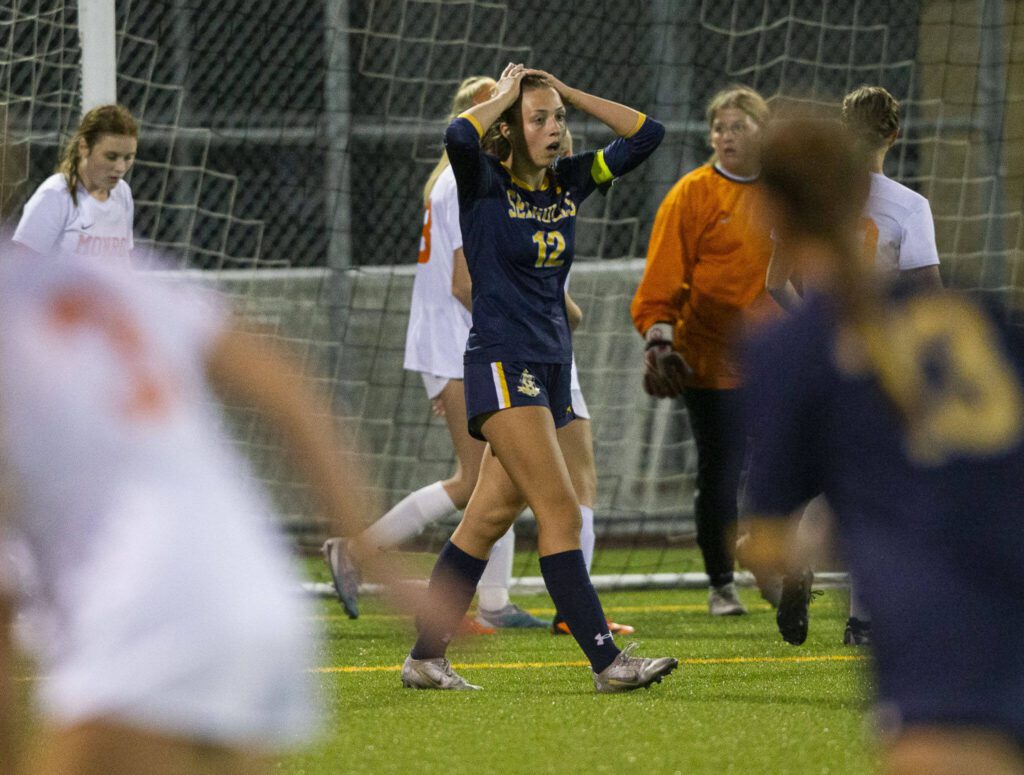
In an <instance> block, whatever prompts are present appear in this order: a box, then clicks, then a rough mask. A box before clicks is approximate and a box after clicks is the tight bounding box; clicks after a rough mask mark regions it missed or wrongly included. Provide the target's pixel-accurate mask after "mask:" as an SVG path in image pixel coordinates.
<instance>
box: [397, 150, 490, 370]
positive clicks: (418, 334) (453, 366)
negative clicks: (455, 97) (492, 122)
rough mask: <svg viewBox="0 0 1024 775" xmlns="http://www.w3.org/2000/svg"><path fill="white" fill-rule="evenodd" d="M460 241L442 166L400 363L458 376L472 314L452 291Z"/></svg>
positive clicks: (455, 202) (452, 191)
mask: <svg viewBox="0 0 1024 775" xmlns="http://www.w3.org/2000/svg"><path fill="white" fill-rule="evenodd" d="M461 247H462V230H461V228H460V226H459V196H458V191H457V190H456V188H455V174H454V173H453V172H452V168H451V167H448V169H446V170H445V171H444V172H442V173H441V176H440V177H439V178H438V179H437V182H436V183H435V184H434V189H433V191H431V192H430V206H429V207H427V209H426V211H425V213H424V220H423V236H422V238H421V240H420V254H419V264H418V265H417V267H416V278H415V280H414V281H413V286H412V303H411V305H410V308H409V327H408V328H407V329H406V335H405V364H404V365H405V368H406V369H408V370H409V371H419V372H424V373H427V374H433V375H436V376H438V377H447V378H448V379H462V356H463V353H465V351H466V340H467V339H468V338H469V329H470V327H471V326H472V325H473V316H472V315H471V314H470V313H469V310H467V309H466V308H465V307H463V306H462V304H461V303H460V302H459V300H458V299H456V298H455V297H454V296H453V295H452V271H453V268H454V260H453V258H452V254H453V253H454V252H455V251H456V250H457V249H459V248H461Z"/></svg>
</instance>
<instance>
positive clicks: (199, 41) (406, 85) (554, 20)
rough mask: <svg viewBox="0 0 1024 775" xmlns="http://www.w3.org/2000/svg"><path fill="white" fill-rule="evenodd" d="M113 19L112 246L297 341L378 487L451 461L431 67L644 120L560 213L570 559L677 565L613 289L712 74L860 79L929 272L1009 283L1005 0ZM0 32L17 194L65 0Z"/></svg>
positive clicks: (598, 137) (1016, 159)
mask: <svg viewBox="0 0 1024 775" xmlns="http://www.w3.org/2000/svg"><path fill="white" fill-rule="evenodd" d="M87 1H88V0H81V2H83V3H84V2H87ZM115 24H116V37H115V40H116V60H117V97H118V100H119V101H120V102H122V103H124V104H125V105H127V106H128V107H129V108H130V109H131V110H132V111H133V112H134V113H135V114H136V115H137V116H138V117H139V118H140V119H141V124H142V134H141V141H140V150H139V158H138V162H137V164H136V167H135V169H134V170H133V172H132V174H131V178H130V182H131V185H132V188H133V190H134V193H135V197H136V203H137V211H136V212H137V214H136V232H137V235H138V240H139V245H140V249H146V247H148V246H153V247H157V248H159V249H160V250H161V251H162V252H164V253H165V254H167V255H170V256H172V257H173V259H174V261H175V262H176V263H177V265H178V266H179V267H180V268H181V269H182V270H187V271H189V272H194V273H196V275H197V276H198V277H201V278H203V279H206V280H210V281H212V282H217V283H219V284H220V285H221V286H222V287H223V288H224V289H225V290H227V291H228V292H229V293H230V294H231V295H232V297H233V298H234V299H235V301H236V303H237V304H238V307H239V309H240V311H241V312H242V313H243V314H245V315H248V316H250V317H252V318H254V319H255V320H256V321H257V322H258V323H260V324H262V325H263V326H264V327H265V329H266V330H267V331H268V332H270V334H271V335H273V336H276V337H280V338H281V339H282V340H285V341H286V342H287V343H288V344H289V345H290V346H292V347H293V348H294V349H296V350H297V351H298V352H299V353H300V355H301V356H302V358H303V359H304V361H305V363H306V364H307V365H308V368H309V369H310V371H311V372H312V373H315V374H317V375H318V376H319V378H320V379H321V380H322V383H323V384H324V385H325V386H326V388H327V389H328V390H329V391H330V392H331V394H332V395H333V396H334V398H335V405H336V408H337V411H338V412H339V413H342V414H344V415H345V416H347V417H348V418H350V419H351V421H352V422H353V423H354V425H355V427H356V428H357V430H358V439H359V443H360V445H361V449H362V451H363V454H364V456H365V459H366V462H367V464H368V465H369V467H370V468H371V470H372V472H373V475H374V485H375V486H376V487H378V488H379V489H380V490H381V492H382V495H383V499H384V500H385V501H386V502H388V503H394V502H396V501H397V500H399V499H400V498H401V497H403V496H404V495H405V494H407V493H408V492H410V491H411V490H414V489H416V488H418V487H421V486H423V485H425V484H428V483H430V482H434V481H437V480H438V479H443V478H445V477H446V476H448V475H449V474H450V471H451V469H452V465H453V455H452V449H451V444H450V442H449V439H448V435H447V431H446V428H445V425H444V423H443V421H442V420H439V419H437V418H434V417H432V415H431V412H430V406H429V403H428V401H427V400H426V397H425V395H424V392H423V388H422V385H421V383H420V380H419V379H418V378H417V377H416V376H415V375H413V374H410V373H407V372H404V371H403V370H402V352H403V345H404V337H405V328H406V322H407V317H408V308H409V300H410V295H411V287H412V279H413V273H414V271H415V265H416V255H417V244H418V239H419V234H420V230H421V224H422V203H421V191H422V184H423V182H424V180H425V178H426V176H427V174H428V172H429V171H430V169H431V167H432V165H433V163H434V162H435V161H436V159H437V157H438V155H439V152H440V141H441V136H442V133H443V130H444V125H445V115H446V113H447V110H448V105H449V102H450V99H451V96H452V93H453V91H454V89H455V87H456V85H457V84H458V83H459V82H460V81H461V80H462V79H463V78H464V77H466V76H469V75H474V74H489V75H496V74H497V73H499V72H500V70H501V68H502V67H503V66H504V64H505V63H506V62H509V61H524V62H527V63H529V64H532V65H537V66H540V67H544V68H545V69H548V70H550V71H552V72H553V73H555V74H556V75H558V76H559V77H560V78H562V80H564V81H565V82H567V83H568V84H570V85H575V86H579V87H580V88H583V89H586V90H587V91H591V92H594V93H597V94H600V95H602V96H606V97H608V98H611V99H614V100H617V101H620V102H624V103H626V104H630V105H633V106H637V107H638V108H640V109H643V110H645V111H646V112H648V113H650V114H651V115H653V116H655V117H657V118H658V119H660V120H661V121H662V122H663V123H665V125H666V127H667V130H668V134H667V138H666V141H665V142H664V144H663V146H662V148H661V149H660V150H659V151H658V152H657V155H656V156H655V157H654V158H653V159H652V160H651V161H650V162H649V163H647V164H645V165H643V166H642V167H641V168H640V169H638V170H637V171H636V172H634V173H633V174H631V175H630V176H628V177H627V178H625V179H624V180H623V181H621V182H620V183H619V184H617V185H616V186H614V187H613V188H612V189H611V190H610V191H609V192H608V193H607V194H606V195H595V196H594V197H592V198H591V199H590V200H589V201H588V202H586V203H585V205H584V206H583V208H582V210H581V217H580V221H579V227H578V234H579V236H578V246H577V250H578V263H577V265H576V267H575V268H574V270H573V280H572V288H573V295H574V297H575V298H576V299H577V301H578V302H579V303H580V305H581V307H582V308H583V310H584V314H585V323H584V325H583V327H582V329H581V330H580V331H578V332H577V335H576V339H575V347H576V351H577V360H578V363H579V367H580V373H581V381H582V385H583V390H584V394H585V395H586V398H587V402H588V404H589V406H590V410H591V413H592V428H593V434H594V441H595V453H596V462H597V471H598V477H599V488H598V499H597V503H596V508H595V511H596V515H597V534H598V557H599V558H600V555H601V552H602V550H603V549H605V548H610V547H615V548H616V552H617V553H616V555H615V556H616V557H620V558H622V560H621V562H620V563H619V564H618V565H617V566H616V572H621V573H623V574H625V573H655V572H663V571H664V572H668V571H673V572H674V571H678V570H681V568H680V567H678V563H677V555H676V553H675V550H676V547H678V546H682V545H684V544H685V543H686V542H688V541H691V540H692V536H693V522H692V502H693V495H694V492H693V491H694V477H695V468H696V454H695V450H694V447H693V442H692V438H691V435H690V432H689V427H688V423H687V417H686V413H685V411H684V410H683V408H682V405H681V404H680V403H677V402H669V401H656V400H653V399H650V398H648V397H647V396H645V395H644V394H643V392H642V390H641V382H640V373H641V358H642V354H641V347H640V340H639V337H638V336H637V334H636V333H635V332H634V331H633V329H632V325H631V323H630V317H629V303H630V300H631V298H632V295H633V292H634V290H635V288H636V284H637V281H638V279H639V276H640V273H641V271H642V268H643V256H644V254H645V250H646V243H647V238H648V235H649V232H650V228H651V224H652V221H653V218H654V214H655V212H656V209H657V206H658V204H659V202H660V200H661V198H662V197H663V196H664V194H665V193H666V191H667V190H668V189H669V187H670V186H671V185H672V184H673V183H674V182H675V180H677V179H678V178H679V177H680V176H681V175H682V174H684V173H686V172H688V171H689V170H691V169H693V168H694V167H696V166H697V165H699V164H701V163H702V162H703V161H704V160H705V159H706V157H707V155H708V147H707V143H706V137H707V126H706V123H705V120H704V106H705V103H706V102H707V100H708V98H709V97H710V96H711V95H712V94H713V93H714V92H715V91H716V90H718V89H720V88H722V87H724V86H726V85H728V84H732V83H742V84H746V85H749V86H752V87H754V88H756V89H758V90H759V91H761V92H762V93H763V94H764V95H765V96H768V97H770V96H773V95H779V94H793V95H798V96H800V97H801V98H804V99H811V100H815V101H820V102H823V103H835V102H836V101H837V100H838V99H839V98H841V96H842V95H843V94H844V93H845V92H846V91H848V90H849V89H851V88H853V87H855V86H857V85H860V84H864V83H866V84H878V85H883V86H885V87H886V88H888V89H889V90H890V91H891V92H892V93H893V94H894V95H895V96H896V97H897V98H898V99H900V100H901V101H902V103H903V126H904V130H903V136H902V138H901V140H900V142H899V143H898V145H897V146H896V147H895V149H894V150H893V152H891V153H890V154H889V157H888V159H887V162H886V172H887V173H888V174H889V175H890V176H892V177H894V178H896V179H897V180H899V181H901V182H903V183H905V184H907V185H909V186H911V187H912V188H914V189H916V190H918V191H920V192H921V193H923V194H924V195H926V196H927V197H928V198H929V199H930V200H931V206H932V209H933V211H934V214H935V223H936V232H937V241H938V246H939V251H940V255H941V259H942V273H943V277H944V280H945V281H946V283H947V284H951V285H954V286H957V287H961V288H984V289H990V290H997V291H1000V292H1003V293H1005V294H1008V295H1011V296H1015V295H1016V294H1018V293H1019V292H1020V291H1021V290H1022V285H1024V278H1022V277H1021V276H1020V268H1021V264H1022V260H1024V254H1022V236H1021V235H1022V228H1021V211H1022V207H1024V3H1021V2H1002V1H996V0H942V1H939V0H842V1H840V0H816V1H814V2H811V1H810V0H648V2H643V3H626V4H624V3H622V2H621V0H585V1H583V2H574V3H552V2H547V1H545V2H538V1H537V0H291V1H290V2H287V3H282V2H271V1H270V0H220V1H219V2H201V1H200V0H118V2H117V3H116V22H115ZM0 47H2V49H0V108H2V110H0V116H2V118H3V121H4V129H5V130H6V134H7V136H8V138H9V139H10V140H12V141H13V146H14V148H15V149H16V151H17V152H16V153H13V154H8V155H5V156H3V159H2V161H3V164H4V165H5V167H6V168H7V169H6V170H5V173H6V174H5V175H4V179H5V180H10V179H12V178H13V179H15V180H17V181H20V183H19V184H18V185H15V186H13V187H10V186H9V187H8V188H6V189H5V190H4V192H3V195H4V199H5V201H7V200H11V201H17V200H19V198H20V199H21V200H23V199H24V197H25V196H26V195H27V194H28V193H30V191H31V190H32V188H34V187H35V186H36V185H38V184H39V182H40V181H41V180H42V179H43V178H44V177H45V176H46V175H47V174H49V172H50V171H51V170H52V168H53V166H54V164H55V162H56V157H57V153H58V147H59V145H60V144H61V143H62V142H63V141H64V140H65V139H66V137H67V136H68V133H69V130H71V129H73V127H74V125H75V123H76V122H77V119H78V117H79V115H80V110H81V97H80V95H81V86H82V84H81V67H80V65H81V62H80V57H81V40H80V36H79V33H78V4H76V3H72V2H68V1H67V0H8V2H6V3H4V5H3V8H2V9H0ZM569 124H570V127H571V129H572V131H573V135H574V137H575V140H576V144H577V148H584V149H585V148H588V147H593V146H596V145H598V144H603V143H604V142H606V141H607V140H608V139H609V137H610V135H609V132H608V131H607V130H606V129H605V128H603V127H602V126H599V125H597V124H595V122H593V121H591V120H588V119H587V118H586V117H585V116H582V115H580V114H571V115H570V117H569ZM12 169H13V170H14V172H15V173H16V174H14V175H13V176H12V175H10V172H11V170H12ZM235 430H236V433H237V437H238V441H239V444H240V445H241V446H242V447H243V448H244V449H245V450H246V451H247V452H248V453H249V454H250V455H251V456H252V458H253V459H254V461H255V462H256V464H257V468H258V471H259V475H260V476H261V477H262V478H263V479H264V480H265V481H266V482H267V483H268V484H269V486H270V487H271V489H272V490H273V491H274V493H275V494H276V496H277V497H278V498H279V500H280V502H281V504H282V508H283V511H284V513H285V514H286V515H287V519H288V528H289V530H290V531H291V532H293V533H294V534H295V535H296V537H297V540H299V541H300V542H303V543H305V544H307V545H315V544H316V543H317V542H318V541H319V539H320V538H321V537H322V535H321V531H322V528H321V525H320V524H319V523H318V521H317V520H316V517H315V515H314V514H313V513H312V512H311V510H310V508H309V506H308V504H307V502H306V499H305V497H304V493H303V490H302V488H301V487H299V486H298V485H297V484H296V483H295V482H294V481H293V479H292V477H291V474H290V473H289V471H288V470H287V468H286V467H285V466H284V465H283V464H282V463H281V460H280V456H279V454H278V449H277V446H276V443H275V440H274V439H273V438H271V437H268V436H266V435H265V434H264V433H263V431H262V430H261V429H260V428H259V426H258V425H257V424H256V423H255V422H252V421H251V419H250V418H248V417H246V416H245V415H242V414H239V415H237V417H236V428H235ZM523 527H524V536H525V537H526V539H527V541H528V540H529V523H528V522H527V523H525V524H524V525H523ZM450 528H451V525H447V526H444V525H442V526H439V527H438V528H436V529H435V530H433V532H429V533H428V534H427V535H426V536H425V537H421V539H420V541H421V544H426V545H430V544H433V545H434V546H436V545H437V543H438V541H439V540H440V538H441V537H442V536H443V535H444V532H445V531H446V530H450ZM623 549H625V550H628V551H623ZM617 562H618V561H617ZM531 567H532V566H531ZM531 572H532V571H531Z"/></svg>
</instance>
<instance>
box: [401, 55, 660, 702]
mask: <svg viewBox="0 0 1024 775" xmlns="http://www.w3.org/2000/svg"><path fill="white" fill-rule="evenodd" d="M563 100H564V101H565V102H568V103H570V104H572V105H574V106H576V107H577V108H579V109H581V110H583V111H584V112H586V113H589V114H590V115H592V116H594V117H595V118H597V119H599V120H601V121H603V122H604V123H605V124H607V125H608V126H609V127H610V128H611V129H612V130H613V131H614V132H615V133H616V134H618V135H619V139H618V140H616V141H614V142H613V143H611V144H610V145H609V146H607V147H606V148H604V149H602V150H599V151H597V152H596V153H595V152H590V153H585V154H580V155H579V156H572V157H569V158H568V159H564V158H560V151H561V145H562V142H563V135H564V132H565V106H564V103H563ZM495 122H499V125H498V126H499V131H500V133H501V135H502V136H503V137H505V138H506V139H507V140H508V141H509V143H510V144H511V149H512V150H511V156H510V158H509V160H508V162H507V163H505V164H503V163H502V162H500V161H498V160H497V159H496V158H495V157H493V156H490V155H489V154H486V153H484V152H483V150H482V149H481V145H480V140H481V138H482V137H483V136H484V134H485V131H486V128H487V127H490V126H491V125H492V124H494V123H495ZM663 135H664V129H663V128H662V127H661V125H660V124H658V123H657V122H655V121H652V120H650V119H648V118H646V117H645V116H643V115H642V114H640V113H637V112H636V111H634V110H632V109H631V108H627V107H625V106H622V105H618V104H616V103H612V102H609V101H607V100H603V99H601V98H598V97H594V96H592V95H589V94H586V93H584V92H581V91H579V90H577V89H570V88H569V87H567V86H566V85H565V84H563V83H562V82H561V81H559V80H558V79H556V78H554V77H553V76H551V75H549V74H547V73H544V72H542V71H539V70H528V69H527V68H525V67H524V66H523V65H521V64H509V65H508V66H507V67H506V68H505V70H504V72H503V73H502V76H501V78H500V79H499V81H498V84H497V86H496V87H495V93H494V96H492V97H491V99H489V100H488V101H487V102H484V103H482V104H481V105H477V106H475V107H473V108H470V109H469V110H468V111H466V112H465V113H463V114H462V115H461V116H460V117H458V118H456V119H455V121H453V122H452V123H451V125H450V126H449V127H448V130H447V132H446V133H445V147H446V149H447V151H448V157H449V159H450V160H451V164H452V168H453V170H454V173H455V180H456V185H457V188H458V192H459V211H460V219H461V225H462V234H463V240H464V243H465V249H466V255H467V257H468V260H469V270H470V274H471V277H472V281H473V328H472V330H471V331H470V335H469V341H468V344H467V348H466V355H465V388H466V405H467V415H468V418H469V430H470V434H471V435H473V436H475V437H477V438H481V439H486V440H487V442H488V449H489V452H486V453H485V454H484V458H483V462H482V464H481V469H480V478H479V479H478V481H477V485H476V489H475V490H474V491H473V495H472V497H471V498H470V501H469V505H468V506H467V507H466V511H465V513H464V516H463V519H462V522H460V523H459V526H458V528H456V530H455V533H454V534H453V535H452V538H451V540H450V541H449V542H448V543H447V544H446V545H445V547H444V548H443V549H442V550H441V554H440V556H439V557H438V561H437V564H436V565H435V567H434V571H433V573H432V575H431V580H430V587H429V589H428V593H427V594H428V598H429V600H430V603H431V609H429V610H432V611H443V612H444V615H443V616H438V617H435V619H434V621H427V620H425V619H422V620H420V621H418V623H417V625H418V634H419V637H418V638H417V640H416V644H415V645H414V646H413V649H412V651H411V653H410V654H409V657H408V658H407V659H406V661H405V664H404V665H403V667H402V681H403V683H404V685H405V686H408V687H416V688H431V689H472V688H476V687H473V686H472V685H471V684H469V683H467V682H466V681H465V680H464V679H462V677H461V676H458V675H456V674H455V673H454V672H453V671H452V669H451V665H450V664H449V663H448V661H447V660H446V659H445V658H444V654H445V650H446V647H447V643H448V641H449V640H450V639H451V636H452V634H453V633H454V631H455V628H456V626H457V624H458V621H459V618H460V617H461V616H462V614H463V613H464V612H465V610H466V608H468V606H469V602H470V600H471V599H472V596H473V592H474V589H475V587H476V583H477V581H478V580H479V578H480V574H481V573H482V572H483V568H484V566H485V564H486V558H487V556H488V553H489V552H490V550H491V546H492V545H493V544H494V542H495V541H496V540H497V539H498V538H499V537H501V536H502V535H503V534H504V533H505V531H506V530H508V527H509V525H510V524H511V523H512V521H513V520H514V519H515V517H516V515H517V514H518V513H519V511H520V510H521V509H522V507H523V505H524V503H523V501H524V500H525V501H526V503H528V504H529V505H530V507H531V509H532V510H533V513H534V515H535V516H536V518H537V522H538V527H539V536H538V543H539V553H540V558H541V559H540V564H541V572H542V574H543V576H544V580H545V583H546V585H547V588H548V592H549V593H550V595H551V598H552V600H553V601H554V603H555V607H556V608H557V610H558V611H559V612H560V613H561V614H562V615H563V616H564V617H565V619H566V621H567V623H568V624H569V629H570V630H571V631H572V634H573V636H574V637H575V638H576V640H577V642H578V643H579V644H580V647H581V648H582V649H583V651H584V652H585V653H586V655H587V657H588V659H589V661H590V663H591V667H592V670H593V675H594V683H595V687H596V688H597V690H598V691H602V692H607V691H625V690H628V689H635V688H638V687H640V686H647V685H649V684H651V683H653V682H655V681H658V680H660V679H661V678H662V677H663V676H665V675H667V674H668V673H670V672H671V671H672V670H674V669H675V667H676V665H677V662H676V660H675V659H671V658H662V659H644V658H639V657H634V656H632V655H631V654H630V651H631V650H630V649H627V650H626V651H621V652H620V651H619V649H618V648H617V647H616V645H615V642H614V639H613V637H612V634H611V633H610V632H609V631H608V629H607V622H606V619H605V617H604V613H603V611H602V609H601V604H600V601H599V600H598V598H597V594H596V593H595V592H594V588H593V585H592V584H591V583H590V578H589V575H588V574H587V569H586V565H585V563H584V560H583V555H582V552H581V551H580V548H579V547H580V511H579V504H578V501H577V499H576V495H575V493H574V492H573V489H572V482H571V481H570V478H569V474H568V471H567V469H566V465H565V460H564V458H563V456H562V453H561V450H560V449H559V444H558V430H557V429H558V428H560V427H562V426H564V425H566V424H567V423H568V422H569V421H571V420H572V416H573V415H572V405H571V396H570V391H569V383H570V374H569V371H570V363H571V360H572V344H571V337H570V331H569V321H568V317H567V314H566V307H565V292H564V286H565V276H566V273H567V272H568V270H569V266H570V264H571V261H572V256H573V247H574V228H575V216H576V212H577V208H578V206H579V204H580V202H582V201H583V199H585V198H586V197H587V196H588V195H589V194H590V193H592V192H593V190H594V189H595V188H596V187H597V186H598V185H600V184H603V183H605V182H607V181H609V180H611V179H612V178H613V177H614V176H615V175H622V174H624V173H626V172H628V171H629V170H631V169H633V168H634V167H635V166H636V165H637V164H639V163H640V162H642V161H643V160H644V159H645V158H646V157H647V156H648V155H650V153H651V152H653V150H654V149H655V148H656V147H657V145H658V143H659V142H660V141H661V138H662V136H663Z"/></svg>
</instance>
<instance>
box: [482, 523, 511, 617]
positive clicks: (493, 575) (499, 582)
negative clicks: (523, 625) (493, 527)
mask: <svg viewBox="0 0 1024 775" xmlns="http://www.w3.org/2000/svg"><path fill="white" fill-rule="evenodd" d="M515 554H516V534H515V531H514V528H511V527H510V528H509V529H508V532H507V533H505V535H503V536H502V537H501V538H499V539H498V541H497V543H495V544H494V546H492V547H491V556H490V558H489V559H488V560H487V567H486V568H484V575H483V576H481V577H480V583H479V584H477V587H476V591H477V594H478V595H479V600H478V601H477V604H478V606H479V607H480V609H481V610H483V611H500V610H501V609H502V608H504V607H505V606H507V605H508V603H509V599H508V587H509V584H511V583H512V561H513V559H515Z"/></svg>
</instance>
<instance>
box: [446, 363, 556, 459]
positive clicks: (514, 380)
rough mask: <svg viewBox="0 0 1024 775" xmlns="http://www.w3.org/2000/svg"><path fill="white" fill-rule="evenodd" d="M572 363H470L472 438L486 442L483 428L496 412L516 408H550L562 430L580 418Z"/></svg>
mask: <svg viewBox="0 0 1024 775" xmlns="http://www.w3.org/2000/svg"><path fill="white" fill-rule="evenodd" d="M571 378H572V367H571V364H569V363H527V362H524V361H495V362H494V363H467V364H466V366H465V373H464V376H463V379H464V383H463V385H464V388H465V392H466V416H467V418H468V419H469V435H470V436H472V437H473V438H474V439H480V441H486V440H487V439H486V438H484V435H483V433H482V432H481V430H480V428H481V426H482V425H483V423H484V421H485V420H487V418H488V417H490V416H491V415H492V414H494V413H495V412H499V411H501V410H502V409H510V408H512V407H514V406H546V407H547V408H548V409H549V410H550V412H551V416H552V417H553V418H554V421H555V427H556V428H561V427H562V426H563V425H566V424H567V423H569V422H570V421H572V420H574V419H576V415H575V413H574V412H573V409H572V381H571Z"/></svg>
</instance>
